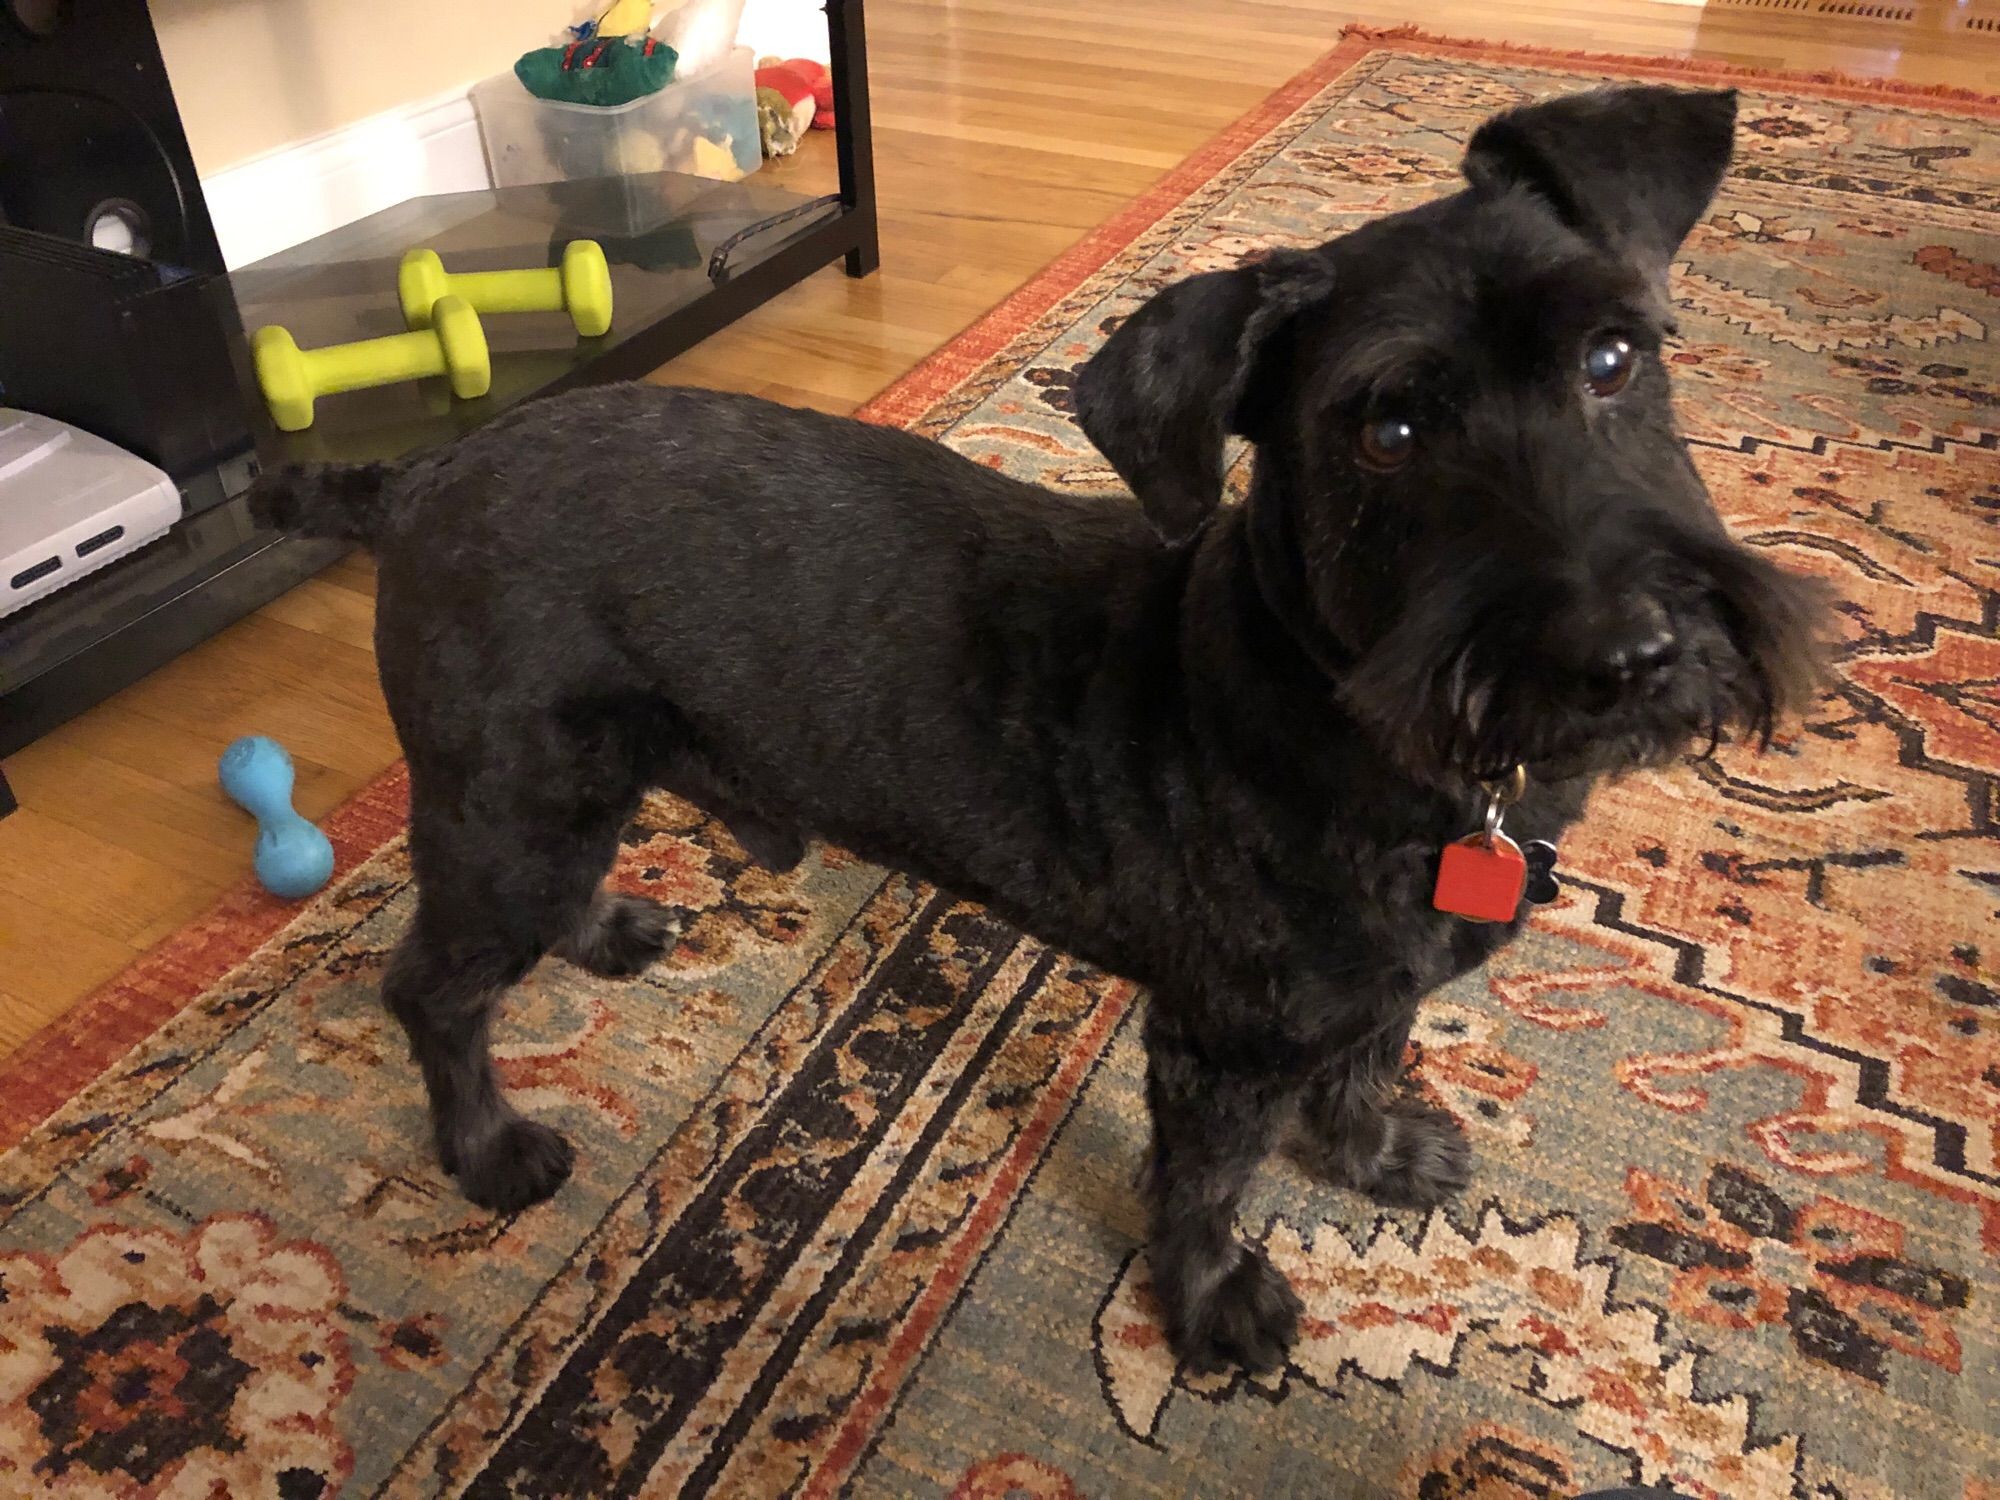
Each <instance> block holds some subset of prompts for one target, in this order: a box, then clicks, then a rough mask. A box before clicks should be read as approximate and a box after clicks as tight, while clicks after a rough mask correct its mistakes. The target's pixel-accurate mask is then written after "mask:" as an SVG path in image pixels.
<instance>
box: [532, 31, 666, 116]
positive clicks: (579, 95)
mask: <svg viewBox="0 0 2000 1500" xmlns="http://www.w3.org/2000/svg"><path fill="white" fill-rule="evenodd" d="M676 60H677V59H676V58H675V56H674V49H673V48H671V47H669V46H667V45H665V44H664V43H662V42H656V41H654V40H653V38H651V37H649V36H646V35H645V34H644V33H643V32H642V33H640V34H639V35H638V36H633V37H606V36H602V35H597V34H595V33H594V32H593V34H592V35H590V36H587V37H584V38H581V39H579V40H577V41H574V42H571V43H570V44H569V45H568V46H566V47H537V48H536V49H535V50H534V51H533V52H529V53H525V54H523V55H522V57H521V60H520V61H519V62H517V63H515V64H514V76H515V77H516V78H518V79H520V80H521V84H522V86H523V87H524V88H526V89H527V91H528V92H529V93H531V94H533V95H534V96H535V97H536V98H537V99H548V100H551V101H553V102H554V103H557V104H595V105H599V106H601V107H606V108H608V107H610V106H613V105H618V104H630V103H631V102H632V101H633V100H634V99H643V98H645V97H646V95H648V94H657V93H658V92H659V91H660V90H661V89H663V88H665V87H666V86H667V83H668V81H669V80H671V79H672V78H673V76H674V63H675V61H676Z"/></svg>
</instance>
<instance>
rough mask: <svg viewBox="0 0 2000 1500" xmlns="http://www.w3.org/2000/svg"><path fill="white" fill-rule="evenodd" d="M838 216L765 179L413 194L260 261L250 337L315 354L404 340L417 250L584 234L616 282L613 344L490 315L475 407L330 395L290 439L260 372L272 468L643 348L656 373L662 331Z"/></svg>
mask: <svg viewBox="0 0 2000 1500" xmlns="http://www.w3.org/2000/svg"><path fill="white" fill-rule="evenodd" d="M840 213H841V209H840V204H839V202H838V200H837V199H812V198H805V197H802V196H801V195H799V194H797V193H793V192H788V191H786V190H785V189H782V188H774V187H763V186H761V185H759V183H758V182H757V179H756V178H755V177H754V176H753V177H750V178H748V179H746V180H744V181H742V182H712V181H709V180H707V179H705V178H700V177H687V176H683V175H681V174H679V173H675V172H661V173H657V174H653V175H650V176H643V177H607V178H598V179H590V180H584V181H577V182H562V183H549V184H545V185H542V186H538V187H513V188H489V189H485V190H483V191H479V192H472V193H451V194H447V195H443V196H440V197H433V198H418V199H413V200H411V201H410V202H408V203H404V204H400V205H398V206H397V207H395V208H391V209H386V210H384V211H383V212H381V213H378V214H373V215H371V216H369V217H368V218H366V219H362V220H360V221H358V222H356V223H354V224H350V225H347V226H346V227H345V228H342V229H338V230H335V231H334V232H333V233H331V234H328V235H323V236H321V237H320V238H318V239H315V240H312V241H309V242H308V243H306V244H304V245H300V246H297V247H296V248H294V249H291V250H286V251H283V252H281V253H279V254H277V255H274V256H271V257H270V258H269V259H266V260H262V261H258V262H257V263H256V264H255V265H251V266H246V267H244V268H243V269H242V270H239V271H236V272H234V273H232V274H231V275H230V276H229V278H228V290H229V292H230V294H232V295H233V296H234V299H235V303H236V310H237V314H238V316H239V317H240V319H241V326H242V328H243V329H244V330H246V331H247V330H251V329H256V328H260V327H262V326H263V325H265V324H267V323H276V324H279V325H281V326H283V327H284V328H286V329H288V330H290V332H291V334H292V336H293V337H294V338H295V339H297V340H298V343H299V346H300V347H301V348H305V349H313V348H317V347H319V346H321V345H325V344H336V343H345V342H348V341H351V340H355V339H369V338H378V337H380V336H382V335H385V334H393V333H401V332H402V331H403V323H402V318H401V315H400V313H399V312H398V311H397V302H396V267H397V263H398V262H399V261H400V260H401V259H402V256H403V253H404V252H405V251H406V250H409V249H412V248H414V247H417V246H423V247H425V248H428V249H432V250H435V251H437V252H438V254H439V255H440V256H441V257H443V260H444V264H445V269H446V270H448V271H492V270H513V269H521V268H527V267H536V266H552V265H555V264H556V263H557V262H558V261H559V260H560V259H561V257H562V251H563V247H564V246H565V245H567V244H568V243H569V242H570V241H571V240H576V239H591V240H596V241H597V242H598V243H599V244H600V245H602V246H603V247H604V253H605V258H606V259H607V260H608V261H609V262H610V265H611V286H612V322H611V330H610V332H608V333H606V334H604V335H603V336H602V337H600V338H595V339H584V338H579V337H578V336H577V334H576V332H575V330H574V329H573V328H572V327H571V326H570V322H569V319H568V318H567V317H566V316H565V315H564V314H562V313H518V314H505V315H495V316H491V317H488V318H485V319H483V320H482V323H483V326H484V328H485V332H486V340H487V345H488V347H489V348H490V349H491V350H492V354H493V388H492V390H491V391H490V392H489V393H488V394H487V395H485V396H483V397H481V398H480V399H478V400H476V401H458V400H455V399H453V397H452V395H451V393H450V391H449V390H448V389H447V388H446V385H445V382H444V381H443V380H423V381H414V382H406V383H404V384H401V385H390V386H378V387H376V388H375V389H373V390H367V391H352V392H348V393H346V394H344V395H339V396H328V397H324V398H322V399H321V400H320V401H319V403H318V405H317V409H316V411H315V413H314V422H313V425H312V426H311V427H310V428H308V429H306V430H305V431H304V432H298V433H280V432H278V431H277V430H276V429H275V428H274V427H272V426H271V425H270V422H269V417H268V415H267V414H266V413H265V411H264V406H263V402H262V401H261V399H256V397H255V384H254V381H252V380H251V378H250V374H249V370H248V368H247V365H246V366H245V368H243V369H242V370H241V371H240V372H239V377H240V378H241V379H242V380H243V381H244V382H245V389H246V391H248V392H250V393H251V395H252V404H253V407H254V410H255V412H256V417H257V425H258V430H257V434H256V440H257V450H258V453H259V454H260V456H262V458H263V459H264V461H265V462H266V463H271V462H312V461H355V460H361V459H373V458H393V457H397V456H400V455H402V454H404V453H408V452H412V451H416V450H418V449H422V448H426V447H429V446H431V445H432V444H434V443H438V442H442V441H444V440H445V439H447V438H450V437H452V436H455V435H456V434H458V433H462V432H468V431H470V430H471V429H473V428H475V427H477V426H479V425H480V424H482V423H484V422H490V421H491V420H492V419H493V418H494V417H495V416H497V415H498V414H499V413H501V412H503V411H505V410H506V409H507V408H508V407H510V406H515V405H518V404H519V403H521V402H522V401H525V400H528V399H529V398H530V397H533V396H536V395H540V394H542V393H543V392H545V391H548V390H551V389H556V388H560V387H562V386H565V385H569V384H575V383H578V381H577V377H578V376H580V375H583V374H585V372H589V377H590V378H591V379H593V380H597V379H603V378H605V376H604V374H603V372H602V371H601V369H600V368H599V367H600V366H601V365H602V364H603V363H604V362H605V361H606V360H607V359H617V358H618V356H619V355H620V354H621V353H628V354H629V353H630V352H631V351H632V349H633V348H634V347H637V348H638V349H639V350H640V351H641V352H640V353H639V357H638V363H639V364H640V365H641V366H643V369H640V370H638V371H635V372H634V373H644V371H645V370H649V369H652V368H654V367H656V366H657V365H659V364H661V363H663V362H664V358H665V356H661V355H658V354H656V353H655V352H653V350H652V349H651V347H650V344H651V338H650V336H651V335H652V334H654V333H655V331H656V330H658V329H659V327H660V326H661V325H662V324H663V323H665V322H667V321H669V320H671V319H672V318H673V316H674V315H675V314H677V313H681V312H684V311H686V310H687V309H688V308H690V307H692V306H693V305H694V304H696V303H698V302H700V301H701V300H702V299H704V298H706V297H709V296H711V295H713V294H714V293H715V292H716V290H717V288H718V285H727V284H728V283H729V282H730V281H733V280H740V279H741V278H742V277H744V276H745V275H746V274H749V273H752V272H754V271H755V270H756V268H757V267H758V266H760V265H763V264H765V263H766V262H768V261H770V260H771V259H772V258H774V257H775V256H777V255H778V254H780V253H781V252H783V251H784V250H785V249H786V248H787V247H788V246H791V245H793V244H795V243H797V242H799V241H800V240H802V239H805V238H808V237H810V236H811V235H812V234H813V232H814V231H815V230H816V229H818V228H822V227H824V226H825V225H826V224H827V223H829V222H832V221H835V220H837V219H838V218H839V217H840ZM764 225H768V226H769V227H764V228H760V227H759V226H764ZM738 236H744V238H742V239H741V240H740V241H739V242H738V243H736V244H734V245H733V246H732V247H731V248H730V249H729V251H728V254H727V258H726V261H725V263H724V265H723V266H721V267H718V268H717V269H718V270H719V271H721V272H722V273H723V274H722V275H721V276H720V277H719V278H717V277H711V275H710V260H711V257H713V256H715V254H716V252H717V250H718V249H720V248H722V247H723V246H724V245H725V243H727V242H729V241H731V240H733V239H736V237H738ZM621 362H629V361H621Z"/></svg>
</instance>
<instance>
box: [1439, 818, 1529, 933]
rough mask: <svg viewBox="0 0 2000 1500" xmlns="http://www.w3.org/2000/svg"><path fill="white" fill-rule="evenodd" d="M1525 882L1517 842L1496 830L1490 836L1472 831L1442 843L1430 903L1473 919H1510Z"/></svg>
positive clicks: (1525, 864)
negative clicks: (1459, 837) (1456, 840)
mask: <svg viewBox="0 0 2000 1500" xmlns="http://www.w3.org/2000/svg"><path fill="white" fill-rule="evenodd" d="M1527 882H1528V862H1527V860H1526V859H1524V858H1523V857H1522V855H1521V846H1520V845H1519V844H1517V843H1515V842H1514V841H1513V840H1512V839H1510V838H1508V837H1507V835H1506V834H1504V833H1501V832H1499V831H1497V830H1496V831H1495V832H1494V833H1493V835H1492V837H1491V838H1490V839H1489V838H1488V837H1487V835H1486V834H1484V833H1475V834H1471V835H1469V836H1468V837H1466V838H1462V839H1460V840H1459V841H1458V842H1457V843H1455V844H1446V845H1445V846H1444V856H1443V858H1441V859H1440V860H1439V861H1438V878H1437V889H1436V890H1434V891H1433V892H1432V893H1431V905H1433V906H1435V907H1436V908H1437V909H1438V910H1439V911H1448V912H1450V913H1451V914H1452V915H1453V916H1455V917H1469V918H1470V919H1471V920H1473V921H1475V922H1511V921H1513V920H1514V914H1515V913H1516V912H1518V911H1519V910H1520V909H1521V891H1522V888H1523V887H1524V886H1525V885H1526V884H1527Z"/></svg>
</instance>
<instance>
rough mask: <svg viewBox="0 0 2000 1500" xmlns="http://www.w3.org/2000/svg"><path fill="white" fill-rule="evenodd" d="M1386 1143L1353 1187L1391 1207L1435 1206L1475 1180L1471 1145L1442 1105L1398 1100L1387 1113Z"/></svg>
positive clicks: (1365, 1166) (1362, 1169) (1357, 1174)
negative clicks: (1433, 1106) (1436, 1107)
mask: <svg viewBox="0 0 2000 1500" xmlns="http://www.w3.org/2000/svg"><path fill="white" fill-rule="evenodd" d="M1382 1124H1383V1129H1382V1144H1381V1146H1380V1147H1379V1148H1378V1149H1377V1150H1376V1153H1375V1156H1374V1158H1373V1160H1371V1161H1369V1162H1367V1163H1366V1164H1365V1165H1363V1166H1362V1167H1361V1168H1360V1170H1358V1171H1357V1172H1356V1174H1355V1177H1354V1182H1353V1186H1355V1187H1357V1188H1359V1189H1360V1190H1361V1191H1362V1192H1364V1193H1366V1194H1367V1195H1368V1196H1369V1197H1371V1198H1373V1199H1374V1200H1375V1201H1376V1202H1377V1203H1384V1204H1387V1205H1389V1206H1390V1207H1392V1208H1435V1207H1436V1206H1437V1205H1438V1204H1440V1203H1443V1202H1444V1201H1445V1200H1446V1199H1448V1198H1455V1197H1457V1196H1458V1195H1459V1194H1460V1193H1461V1192H1463V1191H1464V1190H1465V1185H1466V1184H1467V1183H1468V1182H1470V1181H1471V1180H1472V1145H1471V1143H1470V1142H1468V1141H1467V1140H1466V1138H1465V1132H1464V1131H1463V1130H1461V1129H1460V1128H1459V1124H1458V1121H1456V1120H1454V1119H1453V1118H1452V1117H1451V1116H1450V1115H1448V1114H1446V1113H1445V1112H1444V1111H1443V1110H1441V1109H1432V1108H1430V1107H1429V1106H1428V1105H1423V1104H1414V1103H1408V1102H1405V1101H1401V1100H1399V1101H1397V1102H1396V1103H1395V1104H1392V1105H1391V1106H1390V1107H1389V1109H1388V1111H1387V1112H1386V1114H1385V1115H1384V1117H1383V1122H1382Z"/></svg>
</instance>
